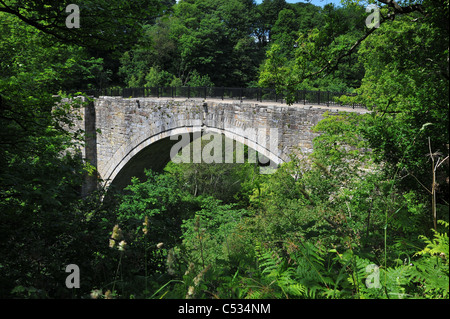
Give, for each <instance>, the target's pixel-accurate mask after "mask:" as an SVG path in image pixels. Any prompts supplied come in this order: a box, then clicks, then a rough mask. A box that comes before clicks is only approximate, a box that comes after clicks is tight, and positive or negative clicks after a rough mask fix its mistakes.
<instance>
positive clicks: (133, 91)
mask: <svg viewBox="0 0 450 319" xmlns="http://www.w3.org/2000/svg"><path fill="white" fill-rule="evenodd" d="M75 92H80V93H84V94H87V95H90V96H94V97H99V96H121V97H123V98H139V97H141V98H145V97H156V98H187V99H191V98H202V99H205V100H206V99H208V98H209V99H221V100H225V99H227V100H229V99H232V100H240V101H259V102H263V101H266V102H276V103H278V102H279V103H286V100H285V96H283V95H282V94H279V93H277V92H276V90H275V89H271V88H232V87H190V86H182V87H139V88H117V87H116V88H106V89H93V90H79V91H71V92H70V93H75ZM344 95H346V96H356V94H354V93H344V92H332V91H321V90H317V91H311V90H297V91H295V101H294V103H296V104H303V105H306V104H317V105H326V106H333V105H334V106H343V107H351V108H355V107H359V108H365V106H364V105H362V104H357V103H355V104H352V105H344V104H342V103H341V102H339V101H338V98H339V97H341V96H344Z"/></svg>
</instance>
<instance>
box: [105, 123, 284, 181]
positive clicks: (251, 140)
mask: <svg viewBox="0 0 450 319" xmlns="http://www.w3.org/2000/svg"><path fill="white" fill-rule="evenodd" d="M269 131H270V130H269ZM200 132H202V133H203V134H205V133H213V134H222V135H224V136H225V137H227V138H229V139H232V140H234V141H237V142H239V143H242V144H244V145H247V146H248V147H249V148H250V149H253V150H255V151H256V152H258V153H260V154H262V155H263V156H265V157H266V158H267V159H269V160H270V162H271V164H272V165H279V164H281V163H283V162H285V161H287V159H286V158H284V156H283V155H282V154H281V150H279V148H278V145H277V144H275V145H274V143H273V142H272V145H271V144H270V141H266V142H265V141H264V140H267V139H268V137H270V134H269V135H267V136H263V139H261V136H262V135H258V134H247V133H249V132H250V133H254V131H252V130H251V129H243V128H239V127H227V128H216V127H207V126H205V125H203V126H180V127H175V128H169V129H166V130H165V131H162V132H158V133H153V134H152V132H147V134H146V133H145V132H143V133H142V134H140V135H139V136H137V137H136V138H135V139H133V140H132V141H131V142H130V143H127V144H124V145H122V146H121V147H120V148H119V149H118V150H117V151H116V152H115V154H114V155H113V157H112V158H111V161H110V162H109V163H108V166H106V167H105V169H104V171H103V172H100V176H101V178H102V179H103V180H104V187H105V188H107V187H109V186H110V185H115V186H116V187H117V188H119V189H120V188H123V187H125V186H126V185H127V183H128V181H129V178H131V177H132V176H138V177H139V174H138V172H140V176H143V171H144V168H152V169H153V170H160V169H162V168H163V167H164V166H165V165H166V164H167V163H168V162H169V161H170V150H171V148H172V147H173V146H174V145H175V144H176V143H178V142H179V140H176V139H171V137H172V136H180V135H185V134H189V136H190V138H189V140H190V141H192V140H193V135H194V133H200ZM270 132H271V131H270ZM272 133H273V132H272ZM276 141H278V139H276ZM143 161H146V162H147V163H146V164H145V165H143Z"/></svg>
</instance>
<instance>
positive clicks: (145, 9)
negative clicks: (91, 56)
mask: <svg viewBox="0 0 450 319" xmlns="http://www.w3.org/2000/svg"><path fill="white" fill-rule="evenodd" d="M171 3H173V1H156V0H147V1H145V2H143V1H127V2H126V3H124V2H122V1H103V0H102V1H97V0H96V1H92V0H85V1H78V2H77V6H78V8H79V11H80V27H79V28H68V27H67V26H66V19H67V16H68V15H69V13H66V7H67V2H66V1H39V2H36V1H28V0H20V1H8V0H5V1H1V2H0V12H5V13H8V14H11V15H14V16H16V17H17V18H19V19H20V20H21V21H22V22H24V23H26V24H28V25H30V26H32V27H34V28H36V29H38V30H40V31H42V32H44V33H46V34H50V35H52V36H53V37H54V38H55V39H56V40H57V41H59V42H64V43H75V44H78V45H84V46H88V47H92V48H96V49H100V48H101V49H102V50H107V49H109V48H114V47H124V46H125V47H126V46H127V45H129V44H130V43H134V41H135V39H136V36H137V35H139V34H140V32H141V27H140V26H141V25H142V24H143V23H148V22H150V21H152V20H154V19H155V18H156V17H157V16H158V15H159V14H161V13H162V10H163V9H164V8H166V6H167V5H169V4H171Z"/></svg>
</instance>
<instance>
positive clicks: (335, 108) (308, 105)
mask: <svg viewBox="0 0 450 319" xmlns="http://www.w3.org/2000/svg"><path fill="white" fill-rule="evenodd" d="M130 99H131V100H141V101H146V100H152V101H155V100H159V101H179V102H183V101H198V102H206V103H207V102H213V103H227V104H235V103H236V102H238V103H239V102H241V101H239V100H235V99H224V100H222V99H214V98H207V99H206V100H205V99H203V98H190V99H187V98H182V97H174V98H168V97H160V98H155V97H138V98H130ZM241 103H243V104H253V105H263V106H274V107H293V108H301V109H321V110H328V111H331V112H352V113H360V114H365V113H370V111H369V110H367V109H366V108H362V107H356V106H355V107H352V106H349V105H330V106H327V105H325V104H317V103H308V102H306V103H303V102H300V103H294V104H291V105H288V104H286V103H281V102H275V101H263V102H260V101H256V100H246V99H244V100H243V101H242V102H241Z"/></svg>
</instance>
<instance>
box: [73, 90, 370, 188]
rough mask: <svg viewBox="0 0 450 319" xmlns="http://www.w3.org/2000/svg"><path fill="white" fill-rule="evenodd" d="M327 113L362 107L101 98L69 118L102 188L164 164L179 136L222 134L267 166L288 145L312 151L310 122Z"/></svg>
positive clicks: (93, 184)
mask: <svg viewBox="0 0 450 319" xmlns="http://www.w3.org/2000/svg"><path fill="white" fill-rule="evenodd" d="M327 111H328V112H337V111H349V112H359V113H364V112H367V110H366V109H360V108H356V109H353V108H348V107H339V106H333V107H327V106H326V105H324V106H320V105H308V104H306V105H303V104H301V105H295V104H294V105H292V106H287V105H280V104H278V105H277V104H276V103H274V102H242V101H236V100H204V99H182V98H175V99H173V98H172V99H171V98H167V99H162V98H123V97H107V96H101V97H98V98H95V99H94V100H93V101H92V102H89V103H87V105H86V106H85V107H83V108H80V109H78V110H77V112H79V114H78V115H81V116H79V117H78V120H76V121H75V122H76V123H75V124H76V127H77V128H81V129H83V130H85V132H86V143H85V147H84V149H83V150H82V155H83V158H85V159H86V160H87V161H89V162H90V163H91V164H92V165H93V166H94V167H95V168H96V169H97V173H98V176H97V177H100V179H101V180H102V181H103V183H104V184H103V186H106V187H108V186H110V185H115V186H116V187H118V188H123V187H124V186H126V185H127V184H129V182H130V180H131V177H132V176H138V177H142V176H143V172H144V169H145V168H151V169H153V170H156V171H158V170H161V169H162V168H164V166H165V165H166V164H167V163H168V162H169V161H170V160H171V150H172V152H173V149H174V147H176V148H179V147H178V146H179V144H180V143H181V142H180V141H181V140H183V139H182V137H183V136H188V137H190V138H187V139H184V140H183V141H192V140H193V139H194V138H195V136H196V135H197V136H199V134H200V133H215V134H223V135H225V136H226V137H228V138H230V139H232V140H235V141H237V142H239V143H242V144H245V145H247V146H248V147H249V149H253V150H255V151H257V152H258V154H262V155H263V156H264V157H265V158H266V160H267V159H269V160H270V166H276V165H279V164H281V163H283V162H286V161H289V159H290V155H291V154H292V153H293V152H294V151H295V150H301V152H302V153H310V152H311V151H312V147H313V146H312V140H313V138H314V137H316V136H317V134H318V133H315V132H313V131H312V128H313V126H314V125H316V124H317V123H318V122H319V121H320V120H321V119H323V115H324V113H325V112H327ZM180 136H181V137H180ZM177 143H178V145H177ZM236 145H237V143H236ZM194 151H195V149H194ZM194 156H195V155H194ZM97 187H98V180H97V178H95V177H93V178H88V180H87V181H86V185H85V186H84V188H83V193H84V194H87V193H89V192H91V191H92V190H94V189H95V188H97Z"/></svg>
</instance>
